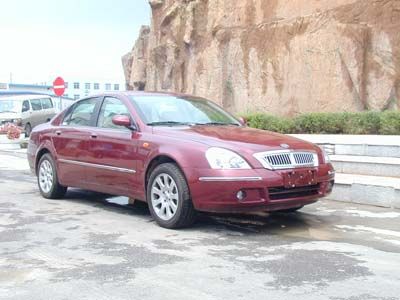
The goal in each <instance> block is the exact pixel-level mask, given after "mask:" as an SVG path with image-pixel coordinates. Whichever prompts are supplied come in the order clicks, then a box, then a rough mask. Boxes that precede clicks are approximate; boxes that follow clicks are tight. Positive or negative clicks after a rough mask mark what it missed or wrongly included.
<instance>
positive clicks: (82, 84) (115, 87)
mask: <svg viewBox="0 0 400 300" xmlns="http://www.w3.org/2000/svg"><path fill="white" fill-rule="evenodd" d="M123 90H125V82H111V81H110V82H102V81H95V80H92V81H79V80H65V93H64V97H67V98H72V99H75V100H76V99H80V98H83V97H87V96H90V95H93V94H98V93H103V92H108V91H123Z"/></svg>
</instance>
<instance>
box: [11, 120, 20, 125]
mask: <svg viewBox="0 0 400 300" xmlns="http://www.w3.org/2000/svg"><path fill="white" fill-rule="evenodd" d="M11 123H14V124H15V125H17V126H21V125H22V119H13V120H11Z"/></svg>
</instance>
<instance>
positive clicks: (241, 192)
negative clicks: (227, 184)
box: [236, 190, 247, 201]
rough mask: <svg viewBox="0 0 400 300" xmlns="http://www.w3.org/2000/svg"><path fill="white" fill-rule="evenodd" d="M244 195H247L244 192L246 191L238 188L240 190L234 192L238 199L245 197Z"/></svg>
mask: <svg viewBox="0 0 400 300" xmlns="http://www.w3.org/2000/svg"><path fill="white" fill-rule="evenodd" d="M246 196H247V194H246V192H245V191H243V190H240V191H239V192H237V194H236V198H237V199H238V200H239V201H243V200H244V199H245V198H246Z"/></svg>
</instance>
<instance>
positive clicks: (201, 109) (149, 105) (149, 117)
mask: <svg viewBox="0 0 400 300" xmlns="http://www.w3.org/2000/svg"><path fill="white" fill-rule="evenodd" d="M131 101H132V102H133V104H134V105H135V106H136V108H137V110H138V111H139V114H140V115H141V117H142V118H143V120H144V121H145V122H146V123H147V124H148V125H154V126H155V125H183V124H184V125H236V126H240V123H239V122H238V121H237V120H236V119H235V118H234V117H233V116H231V115H230V114H229V113H227V112H225V111H224V110H222V109H221V108H219V107H218V106H217V105H215V104H214V103H212V102H211V101H208V100H201V99H195V98H186V97H185V98H182V97H174V96H131Z"/></svg>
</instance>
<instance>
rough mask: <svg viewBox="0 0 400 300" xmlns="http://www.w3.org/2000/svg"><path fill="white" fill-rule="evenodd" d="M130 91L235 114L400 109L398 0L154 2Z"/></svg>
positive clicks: (130, 61)
mask: <svg viewBox="0 0 400 300" xmlns="http://www.w3.org/2000/svg"><path fill="white" fill-rule="evenodd" d="M149 2H150V5H151V7H152V22H151V27H147V26H144V27H142V29H141V32H140V36H139V38H138V40H137V42H136V44H135V46H134V48H133V50H132V52H130V53H128V54H126V55H125V56H124V57H123V64H124V69H125V75H126V80H127V84H128V86H129V87H130V88H131V89H145V90H152V91H153V90H163V91H174V92H183V93H188V94H195V95H198V96H203V97H206V98H209V99H213V100H215V101H216V102H218V103H219V104H221V105H222V106H223V107H225V108H226V109H228V110H230V111H231V112H236V113H237V112H249V111H250V112H252V111H265V112H272V113H276V114H281V115H294V114H298V113H303V112H312V111H325V112H328V111H361V110H365V109H374V110H384V109H399V108H400V0H293V1H287V0H268V1H267V0H150V1H149Z"/></svg>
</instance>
